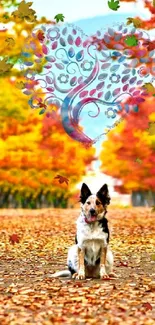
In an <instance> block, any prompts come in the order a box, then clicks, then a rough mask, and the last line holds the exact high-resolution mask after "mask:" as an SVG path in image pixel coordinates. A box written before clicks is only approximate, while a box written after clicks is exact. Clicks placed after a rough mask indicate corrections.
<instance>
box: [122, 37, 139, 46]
mask: <svg viewBox="0 0 155 325" xmlns="http://www.w3.org/2000/svg"><path fill="white" fill-rule="evenodd" d="M124 42H125V43H126V45H128V46H136V45H137V44H138V40H137V38H136V37H135V35H132V36H127V37H126V39H125V41H124Z"/></svg>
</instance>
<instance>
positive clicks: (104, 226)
mask: <svg viewBox="0 0 155 325" xmlns="http://www.w3.org/2000/svg"><path fill="white" fill-rule="evenodd" d="M99 224H100V225H101V227H102V229H103V231H104V232H105V233H107V234H108V237H107V243H109V239H110V232H109V228H108V220H107V218H105V217H103V218H102V219H101V220H99Z"/></svg>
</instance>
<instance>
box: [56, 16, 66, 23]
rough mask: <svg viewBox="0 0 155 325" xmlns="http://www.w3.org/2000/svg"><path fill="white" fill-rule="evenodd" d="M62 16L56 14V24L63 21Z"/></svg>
mask: <svg viewBox="0 0 155 325" xmlns="http://www.w3.org/2000/svg"><path fill="white" fill-rule="evenodd" d="M64 18H65V17H64V15H63V14H57V15H56V16H55V17H54V19H55V20H56V22H57V23H58V22H59V21H64Z"/></svg>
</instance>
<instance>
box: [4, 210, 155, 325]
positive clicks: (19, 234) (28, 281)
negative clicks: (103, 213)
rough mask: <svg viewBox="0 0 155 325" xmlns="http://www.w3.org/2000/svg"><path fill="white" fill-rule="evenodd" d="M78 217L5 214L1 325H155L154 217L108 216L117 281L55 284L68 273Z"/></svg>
mask: <svg viewBox="0 0 155 325" xmlns="http://www.w3.org/2000/svg"><path fill="white" fill-rule="evenodd" d="M77 216H78V210H58V209H57V210H54V209H44V210H40V211H39V210H37V211H35V210H31V211H30V210H1V211H0V325H7V324H9V325H18V324H19V325H27V324H37V325H49V324H68V325H69V324H75V325H76V324H77V325H78V324H97V325H98V324H102V325H109V324H110V325H117V324H124V325H128V324H133V325H153V324H155V298H154V297H155V221H154V218H155V213H152V212H151V210H150V209H147V208H145V209H144V208H143V209H142V208H134V209H111V210H109V213H108V219H109V224H110V227H111V240H110V243H111V247H112V250H113V252H114V255H115V272H116V273H117V275H118V278H117V279H111V280H107V281H100V280H91V279H88V280H85V281H75V280H68V279H52V278H51V274H52V273H53V272H54V271H56V270H62V269H64V268H65V267H66V256H67V249H68V247H69V246H70V245H72V244H73V242H74V236H75V220H76V218H77ZM4 230H5V231H6V232H4ZM13 234H14V235H15V236H12V235H13ZM9 236H12V237H11V238H10V240H9ZM18 240H19V243H14V242H16V241H18Z"/></svg>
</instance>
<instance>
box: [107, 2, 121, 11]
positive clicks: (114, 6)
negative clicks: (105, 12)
mask: <svg viewBox="0 0 155 325" xmlns="http://www.w3.org/2000/svg"><path fill="white" fill-rule="evenodd" d="M108 7H109V8H110V9H111V10H115V11H116V10H118V9H119V8H120V6H119V0H116V1H115V0H110V1H108Z"/></svg>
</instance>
